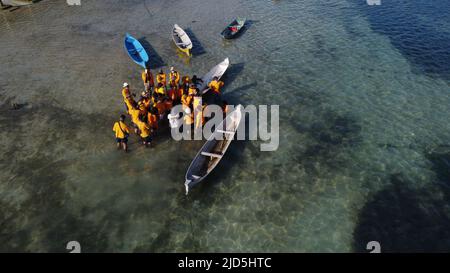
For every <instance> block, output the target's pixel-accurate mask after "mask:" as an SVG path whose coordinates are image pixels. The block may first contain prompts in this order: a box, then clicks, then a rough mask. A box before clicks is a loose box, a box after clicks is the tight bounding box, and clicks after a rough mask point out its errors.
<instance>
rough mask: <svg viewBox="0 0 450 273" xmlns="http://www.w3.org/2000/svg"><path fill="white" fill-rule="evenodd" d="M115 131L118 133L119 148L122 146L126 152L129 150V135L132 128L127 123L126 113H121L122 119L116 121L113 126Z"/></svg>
mask: <svg viewBox="0 0 450 273" xmlns="http://www.w3.org/2000/svg"><path fill="white" fill-rule="evenodd" d="M113 131H114V133H115V135H116V142H117V150H120V148H122V149H123V150H124V151H125V152H127V151H128V144H127V143H128V136H129V135H130V129H129V128H128V126H127V125H126V124H125V115H120V120H119V121H116V122H115V123H114V126H113Z"/></svg>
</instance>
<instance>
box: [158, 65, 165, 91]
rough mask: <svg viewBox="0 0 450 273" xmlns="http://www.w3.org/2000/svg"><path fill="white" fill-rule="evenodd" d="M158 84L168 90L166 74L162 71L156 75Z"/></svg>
mask: <svg viewBox="0 0 450 273" xmlns="http://www.w3.org/2000/svg"><path fill="white" fill-rule="evenodd" d="M156 83H161V84H162V85H163V86H164V88H166V85H167V81H166V74H165V73H164V71H163V70H162V69H161V70H159V73H158V74H157V75H156Z"/></svg>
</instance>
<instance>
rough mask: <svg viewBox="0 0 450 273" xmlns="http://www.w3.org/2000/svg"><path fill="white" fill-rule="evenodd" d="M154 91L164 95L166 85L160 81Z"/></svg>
mask: <svg viewBox="0 0 450 273" xmlns="http://www.w3.org/2000/svg"><path fill="white" fill-rule="evenodd" d="M155 93H156V94H158V95H161V96H165V95H166V87H165V86H164V85H163V84H162V83H158V85H157V86H156V89H155Z"/></svg>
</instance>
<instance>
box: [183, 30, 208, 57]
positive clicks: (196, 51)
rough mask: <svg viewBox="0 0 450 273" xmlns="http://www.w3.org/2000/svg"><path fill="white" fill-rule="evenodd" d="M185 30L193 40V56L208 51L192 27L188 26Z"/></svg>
mask: <svg viewBox="0 0 450 273" xmlns="http://www.w3.org/2000/svg"><path fill="white" fill-rule="evenodd" d="M184 32H186V34H187V35H188V36H189V38H190V39H191V42H192V50H191V54H192V56H194V57H196V56H200V55H203V54H205V53H206V50H205V48H204V47H203V46H202V44H201V43H200V41H199V40H198V39H197V36H195V34H194V32H192V29H190V28H187V29H185V30H184Z"/></svg>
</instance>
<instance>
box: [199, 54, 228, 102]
mask: <svg viewBox="0 0 450 273" xmlns="http://www.w3.org/2000/svg"><path fill="white" fill-rule="evenodd" d="M229 65H230V60H229V59H228V58H226V59H225V60H223V61H222V62H221V63H220V64H218V65H216V66H214V67H213V68H212V69H211V70H210V71H209V72H208V73H206V74H205V75H204V76H203V77H202V81H203V82H202V83H201V84H199V85H198V86H197V87H198V89H199V90H200V92H202V94H205V93H206V92H208V91H209V88H208V84H209V82H211V81H212V79H213V78H214V77H217V78H218V79H220V78H222V76H223V74H224V73H225V71H227V69H228V66H229Z"/></svg>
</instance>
